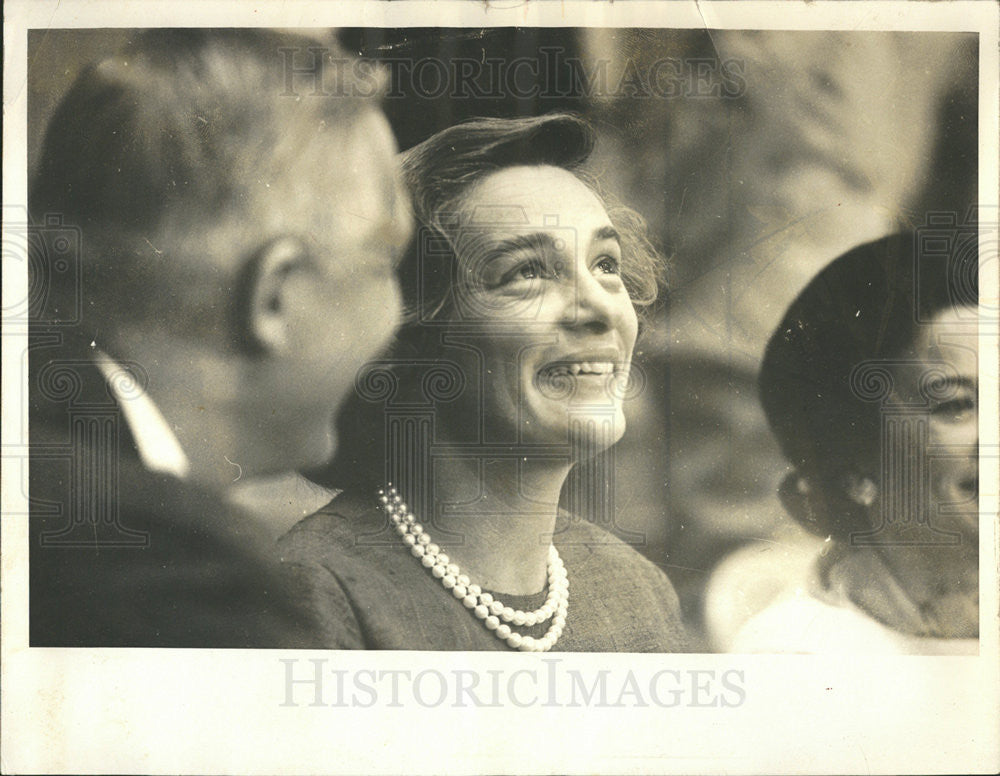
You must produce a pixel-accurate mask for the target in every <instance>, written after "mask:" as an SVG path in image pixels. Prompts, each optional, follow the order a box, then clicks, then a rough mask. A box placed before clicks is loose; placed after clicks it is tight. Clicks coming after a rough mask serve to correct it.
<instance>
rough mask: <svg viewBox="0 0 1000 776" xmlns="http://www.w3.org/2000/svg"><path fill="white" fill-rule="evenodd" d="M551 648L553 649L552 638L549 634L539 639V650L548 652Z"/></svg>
mask: <svg viewBox="0 0 1000 776" xmlns="http://www.w3.org/2000/svg"><path fill="white" fill-rule="evenodd" d="M550 649H552V639H550V638H549V637H548V636H545V637H543V638H541V639H539V641H538V651H539V652H548V651H549V650H550Z"/></svg>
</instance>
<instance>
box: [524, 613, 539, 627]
mask: <svg viewBox="0 0 1000 776" xmlns="http://www.w3.org/2000/svg"><path fill="white" fill-rule="evenodd" d="M537 622H538V618H537V617H536V616H535V613H534V612H528V613H527V614H526V615H524V624H525V625H527V626H528V627H529V628H530V627H531V626H532V625H534V624H535V623H537Z"/></svg>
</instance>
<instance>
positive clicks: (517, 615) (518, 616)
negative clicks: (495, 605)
mask: <svg viewBox="0 0 1000 776" xmlns="http://www.w3.org/2000/svg"><path fill="white" fill-rule="evenodd" d="M525 619H527V615H525V613H524V612H521V611H517V612H514V617H513V621H514V625H516V626H517V627H518V628H520V627H521V626H522V625H524V621H525Z"/></svg>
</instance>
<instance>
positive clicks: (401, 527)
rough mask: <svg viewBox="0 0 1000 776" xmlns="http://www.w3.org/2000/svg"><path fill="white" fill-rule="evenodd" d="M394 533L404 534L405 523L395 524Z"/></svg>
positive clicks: (405, 531)
mask: <svg viewBox="0 0 1000 776" xmlns="http://www.w3.org/2000/svg"><path fill="white" fill-rule="evenodd" d="M396 533H398V534H399V535H400V536H403V535H404V534H406V533H407V530H406V526H405V525H397V526H396Z"/></svg>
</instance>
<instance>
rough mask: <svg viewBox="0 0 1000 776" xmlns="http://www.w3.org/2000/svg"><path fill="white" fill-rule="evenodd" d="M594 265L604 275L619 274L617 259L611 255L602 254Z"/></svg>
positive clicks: (619, 268)
mask: <svg viewBox="0 0 1000 776" xmlns="http://www.w3.org/2000/svg"><path fill="white" fill-rule="evenodd" d="M594 266H596V267H597V268H598V269H599V270H600V271H601V272H603V273H604V274H605V275H620V274H621V265H620V263H619V261H618V259H616V258H614V257H613V256H602V257H601V258H600V259H598V260H597V264H595V265H594Z"/></svg>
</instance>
